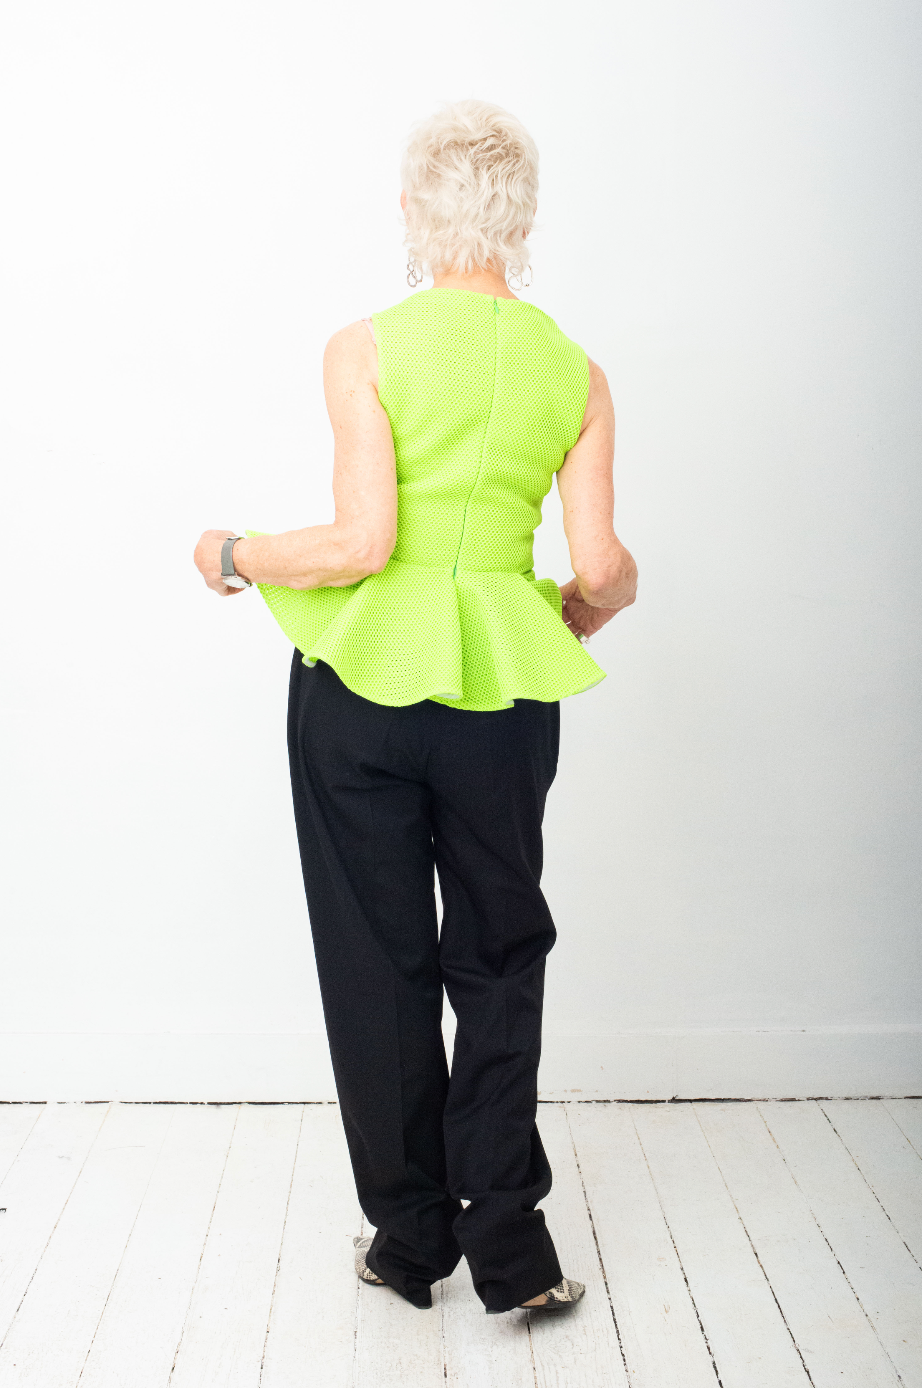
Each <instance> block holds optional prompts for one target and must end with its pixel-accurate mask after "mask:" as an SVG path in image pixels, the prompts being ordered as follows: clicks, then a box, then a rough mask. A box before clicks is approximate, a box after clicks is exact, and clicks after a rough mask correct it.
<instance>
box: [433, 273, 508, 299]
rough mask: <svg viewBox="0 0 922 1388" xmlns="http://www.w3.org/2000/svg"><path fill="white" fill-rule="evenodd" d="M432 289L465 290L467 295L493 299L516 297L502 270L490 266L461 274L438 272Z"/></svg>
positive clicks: (434, 276)
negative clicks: (480, 295)
mask: <svg viewBox="0 0 922 1388" xmlns="http://www.w3.org/2000/svg"><path fill="white" fill-rule="evenodd" d="M432 287H433V289H466V290H467V291H468V293H469V294H489V295H490V296H491V298H494V299H514V298H515V297H516V296H515V294H513V292H512V290H511V289H510V288H509V286H508V284H507V283H506V276H505V274H504V273H503V271H502V269H498V268H496V267H495V266H493V265H491V266H489V267H488V268H487V269H486V270H481V269H476V270H469V271H467V272H464V273H462V272H461V271H460V270H446V271H444V272H442V271H439V272H437V273H436V274H434V275H433V277H432Z"/></svg>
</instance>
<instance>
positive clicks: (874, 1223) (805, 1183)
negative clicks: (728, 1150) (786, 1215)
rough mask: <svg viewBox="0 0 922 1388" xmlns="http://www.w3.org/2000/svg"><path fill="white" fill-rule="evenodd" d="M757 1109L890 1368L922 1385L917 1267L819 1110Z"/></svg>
mask: <svg viewBox="0 0 922 1388" xmlns="http://www.w3.org/2000/svg"><path fill="white" fill-rule="evenodd" d="M759 1109H760V1111H761V1112H762V1114H763V1116H764V1118H765V1121H766V1123H767V1124H768V1127H769V1129H770V1131H771V1134H772V1136H773V1137H774V1139H775V1141H776V1142H777V1144H778V1146H779V1148H780V1150H781V1154H782V1156H783V1157H784V1159H785V1161H786V1163H787V1165H788V1168H789V1170H790V1172H791V1175H792V1176H793V1177H794V1180H795V1181H796V1182H797V1184H798V1186H799V1187H800V1189H801V1190H802V1191H803V1193H804V1195H805V1197H806V1199H807V1200H808V1201H809V1203H810V1208H811V1210H812V1211H813V1215H814V1218H815V1219H816V1222H817V1224H818V1225H819V1227H820V1229H822V1231H823V1235H824V1237H825V1238H826V1239H827V1241H828V1243H829V1245H830V1247H831V1248H832V1250H833V1252H834V1253H835V1255H836V1258H837V1259H838V1260H839V1262H840V1263H841V1265H842V1268H843V1270H844V1272H845V1275H846V1277H847V1278H848V1280H849V1282H850V1283H851V1285H852V1287H853V1288H854V1290H855V1295H856V1296H857V1298H858V1300H859V1301H860V1302H861V1305H862V1307H863V1308H864V1310H865V1312H866V1313H867V1315H868V1317H869V1319H870V1321H871V1323H872V1325H873V1326H874V1329H875V1330H876V1332H877V1335H878V1337H879V1339H880V1342H881V1344H882V1345H883V1348H884V1350H885V1351H886V1353H887V1354H888V1355H889V1357H890V1359H891V1361H892V1363H893V1365H894V1367H895V1368H896V1370H897V1372H898V1373H899V1374H900V1375H901V1376H902V1378H903V1381H904V1382H905V1383H911V1384H914V1385H919V1384H922V1272H920V1270H919V1266H918V1264H917V1263H916V1262H915V1260H914V1259H913V1257H912V1254H911V1253H910V1252H909V1251H908V1249H907V1248H906V1245H905V1244H904V1243H903V1240H902V1239H901V1238H900V1236H899V1234H898V1233H897V1232H896V1230H895V1229H894V1227H893V1224H892V1223H891V1221H890V1220H889V1219H888V1218H887V1216H886V1214H885V1213H884V1211H883V1210H882V1209H881V1207H880V1204H879V1202H878V1201H877V1200H876V1199H875V1197H874V1193H873V1192H872V1191H871V1190H870V1189H869V1187H868V1184H867V1182H866V1181H865V1180H864V1178H863V1177H862V1175H861V1172H860V1171H859V1170H858V1168H857V1167H856V1166H855V1163H854V1162H853V1161H852V1158H851V1156H850V1155H849V1153H848V1151H847V1149H846V1148H845V1146H844V1145H843V1143H842V1141H841V1140H840V1138H839V1137H838V1136H837V1134H836V1133H835V1131H834V1130H833V1128H832V1125H831V1124H830V1123H829V1121H828V1119H827V1118H826V1116H825V1114H824V1113H823V1112H822V1110H821V1109H820V1107H819V1105H818V1104H816V1103H802V1104H793V1103H792V1104H784V1103H765V1104H760V1105H759Z"/></svg>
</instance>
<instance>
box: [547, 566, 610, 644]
mask: <svg viewBox="0 0 922 1388" xmlns="http://www.w3.org/2000/svg"><path fill="white" fill-rule="evenodd" d="M560 596H561V597H562V598H563V620H564V624H565V625H566V626H567V627H569V629H570V630H571V631H572V633H573V635H574V636H576V637H578V638H579V639H580V640H581V641H587V640H588V639H589V637H590V636H594V635H595V633H596V632H597V631H601V630H602V628H603V626H604V625H605V623H606V622H610V621H611V619H612V617H614V616H615V614H616V613H617V612H618V611H619V610H620V609H619V608H617V607H593V606H592V605H591V604H590V603H588V602H586V601H585V600H584V598H583V595H582V593H581V592H580V591H579V583H578V582H577V581H576V579H575V578H571V579H570V582H569V583H565V584H564V585H563V587H562V588H561V590H560Z"/></svg>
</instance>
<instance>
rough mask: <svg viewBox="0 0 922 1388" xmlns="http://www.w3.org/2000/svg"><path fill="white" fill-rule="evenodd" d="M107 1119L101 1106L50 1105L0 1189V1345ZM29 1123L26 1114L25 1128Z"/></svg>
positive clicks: (32, 1129) (12, 1163)
mask: <svg viewBox="0 0 922 1388" xmlns="http://www.w3.org/2000/svg"><path fill="white" fill-rule="evenodd" d="M31 1107H32V1106H31V1105H29V1108H30V1109H31ZM107 1113H108V1107H107V1105H105V1104H49V1105H48V1106H47V1107H46V1108H45V1109H44V1110H42V1111H41V1112H40V1117H39V1118H38V1119H37V1121H35V1122H33V1123H31V1127H30V1128H29V1131H28V1134H27V1137H26V1140H25V1141H24V1142H22V1143H21V1144H20V1147H19V1150H18V1152H17V1154H16V1158H15V1160H14V1161H12V1162H11V1163H10V1165H9V1167H8V1169H7V1174H6V1177H5V1179H4V1180H3V1182H2V1183H0V1206H3V1207H4V1209H5V1211H6V1212H5V1214H2V1215H0V1219H2V1221H3V1225H2V1233H3V1255H2V1258H0V1345H2V1343H3V1342H4V1341H5V1340H6V1337H7V1334H8V1332H9V1329H10V1326H11V1324H12V1321H13V1317H14V1316H15V1315H16V1311H17V1309H18V1307H19V1305H20V1303H21V1302H22V1300H23V1298H24V1296H25V1295H26V1291H27V1289H28V1287H29V1284H30V1282H31V1281H32V1278H33V1277H34V1275H35V1271H36V1269H37V1268H38V1265H39V1262H40V1261H41V1258H42V1254H43V1253H44V1251H45V1248H46V1246H47V1244H48V1241H49V1239H50V1238H51V1236H52V1234H53V1233H54V1229H55V1225H56V1224H57V1222H58V1220H59V1218H60V1216H61V1212H62V1211H63V1209H64V1207H65V1206H66V1204H67V1201H68V1199H69V1198H70V1195H71V1192H72V1191H73V1188H74V1185H75V1183H76V1181H77V1178H78V1177H79V1175H80V1172H81V1169H82V1167H83V1163H84V1162H85V1161H86V1158H87V1155H88V1154H89V1151H90V1149H91V1148H92V1146H93V1143H94V1142H95V1140H96V1138H97V1136H98V1135H99V1130H100V1128H101V1127H102V1125H103V1122H104V1121H105V1118H106V1116H107ZM32 1117H33V1115H32V1113H31V1112H30V1114H29V1119H30V1122H31V1119H32ZM0 1353H2V1350H0Z"/></svg>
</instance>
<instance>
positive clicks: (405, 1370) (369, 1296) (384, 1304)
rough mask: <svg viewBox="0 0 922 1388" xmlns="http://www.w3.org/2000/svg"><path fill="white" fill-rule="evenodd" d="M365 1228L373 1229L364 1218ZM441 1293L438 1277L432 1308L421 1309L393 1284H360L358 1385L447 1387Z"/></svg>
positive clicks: (362, 1387)
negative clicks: (405, 1297) (400, 1294)
mask: <svg viewBox="0 0 922 1388" xmlns="http://www.w3.org/2000/svg"><path fill="white" fill-rule="evenodd" d="M362 1232H363V1233H366V1234H371V1233H373V1232H374V1230H373V1229H372V1228H371V1226H370V1225H368V1224H367V1223H363V1226H362ZM354 1275H355V1274H353V1276H354ZM441 1297H442V1283H441V1282H437V1283H436V1284H435V1286H434V1287H433V1288H432V1307H431V1309H429V1310H426V1311H420V1310H418V1309H417V1308H416V1307H415V1306H411V1305H410V1303H409V1302H408V1301H405V1300H404V1298H403V1297H402V1296H399V1295H398V1294H397V1292H393V1291H391V1289H390V1287H378V1286H375V1285H373V1284H365V1283H363V1284H361V1285H360V1287H359V1289H358V1296H357V1299H356V1306H357V1316H356V1327H355V1388H410V1385H411V1384H412V1388H445V1356H444V1350H443V1341H442V1307H441Z"/></svg>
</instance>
